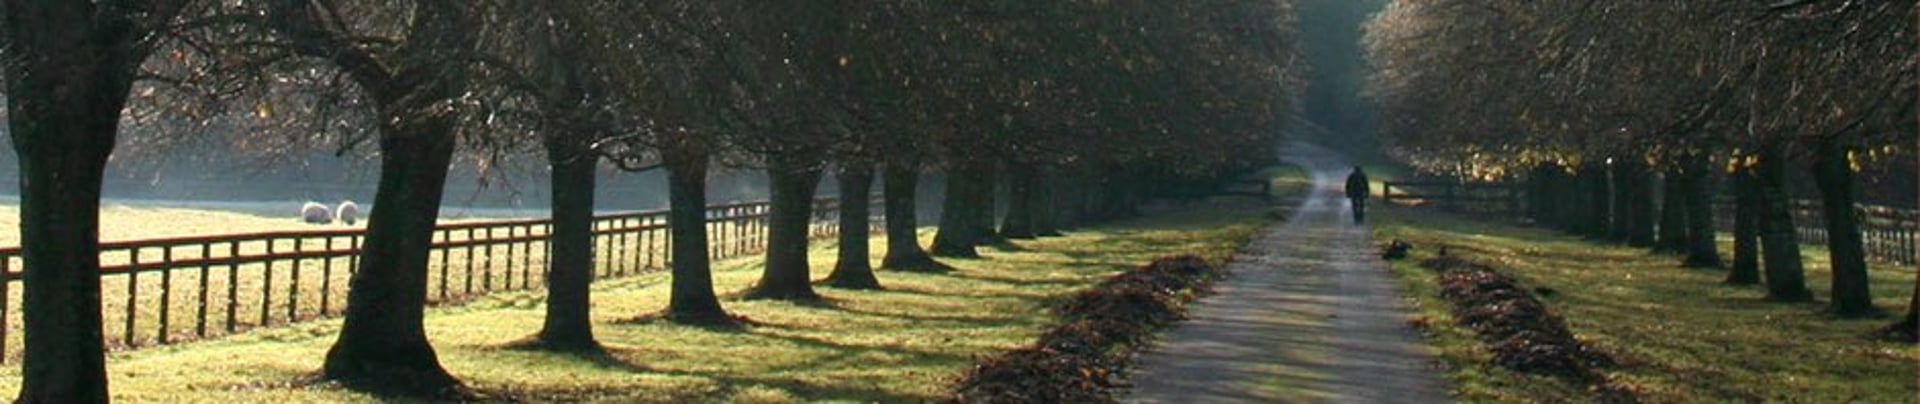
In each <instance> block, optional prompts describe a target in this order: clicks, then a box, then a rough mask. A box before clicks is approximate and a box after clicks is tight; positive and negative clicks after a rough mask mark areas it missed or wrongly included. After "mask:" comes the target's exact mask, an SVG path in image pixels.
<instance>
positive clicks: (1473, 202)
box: [1380, 181, 1525, 213]
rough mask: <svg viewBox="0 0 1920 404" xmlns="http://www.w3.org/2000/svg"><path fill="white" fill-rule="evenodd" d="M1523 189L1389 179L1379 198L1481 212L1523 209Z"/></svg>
mask: <svg viewBox="0 0 1920 404" xmlns="http://www.w3.org/2000/svg"><path fill="white" fill-rule="evenodd" d="M1524 192H1525V188H1524V187H1522V186H1520V185H1517V184H1508V183H1465V184H1463V183H1458V182H1442V181H1428V182H1386V183H1384V184H1382V187H1381V189H1380V199H1381V200H1382V201H1383V202H1387V203H1394V202H1395V201H1396V200H1397V201H1401V202H1405V203H1412V204H1428V203H1431V204H1436V205H1439V206H1440V207H1443V208H1448V209H1461V210H1468V211H1474V212H1481V213H1503V212H1506V213H1511V212H1520V211H1521V208H1522V203H1524V202H1522V201H1523V200H1524V199H1525V198H1524V197H1523V196H1524V195H1525V194H1524Z"/></svg>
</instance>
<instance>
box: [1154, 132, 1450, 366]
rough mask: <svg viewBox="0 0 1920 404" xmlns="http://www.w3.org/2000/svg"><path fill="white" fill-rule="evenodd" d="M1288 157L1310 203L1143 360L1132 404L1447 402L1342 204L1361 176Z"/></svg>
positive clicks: (1331, 162)
mask: <svg viewBox="0 0 1920 404" xmlns="http://www.w3.org/2000/svg"><path fill="white" fill-rule="evenodd" d="M1288 150H1289V151H1290V152H1289V153H1288V154H1287V155H1286V156H1284V157H1285V160H1287V161H1289V162H1292V163H1294V164H1297V165H1300V166H1301V167H1304V168H1306V169H1307V170H1308V171H1309V172H1310V173H1312V176H1313V181H1314V184H1315V185H1314V190H1313V192H1310V194H1311V195H1310V196H1308V197H1306V198H1303V199H1302V200H1301V201H1300V202H1299V205H1298V206H1297V207H1296V208H1295V210H1294V214H1293V215H1292V218H1291V219H1289V220H1288V221H1287V222H1286V223H1283V224H1279V225H1275V226H1272V227H1269V228H1268V229H1265V230H1263V231H1262V232H1261V234H1259V235H1258V236H1256V237H1255V239H1254V240H1253V241H1252V242H1250V243H1248V245H1247V246H1246V247H1245V248H1243V249H1242V250H1241V252H1240V255H1239V256H1238V257H1236V258H1235V260H1234V262H1233V263H1232V264H1230V266H1229V269H1230V271H1232V272H1231V273H1232V274H1231V275H1230V276H1229V277H1227V278H1226V279H1223V280H1221V281H1220V283H1219V284H1217V285H1216V291H1218V292H1219V294H1217V295H1214V296H1210V297H1206V298H1203V299H1201V300H1200V301H1199V302H1196V303H1195V304H1194V305H1193V306H1192V311H1191V315H1192V316H1191V319H1190V320H1188V321H1186V322H1182V323H1179V324H1178V325H1175V326H1174V328H1173V329H1170V330H1168V331H1167V332H1166V333H1165V334H1163V335H1162V336H1161V338H1160V339H1159V340H1158V341H1157V343H1156V345H1155V346H1154V347H1152V348H1149V349H1148V350H1147V351H1146V352H1144V353H1142V354H1141V357H1140V358H1139V362H1137V365H1138V366H1137V367H1136V368H1135V371H1134V374H1133V377H1132V380H1133V383H1134V388H1133V389H1132V391H1131V392H1130V394H1128V395H1126V396H1124V398H1123V401H1125V402H1138V403H1219V402H1261V403H1271V402H1326V403H1432V402H1447V401H1448V397H1447V393H1446V391H1447V389H1446V387H1445V384H1444V383H1443V382H1442V381H1441V378H1442V374H1441V372H1440V371H1439V370H1438V369H1437V368H1436V367H1435V366H1434V365H1433V363H1434V359H1433V354H1432V349H1431V348H1430V347H1428V346H1427V345H1426V343H1425V342H1424V341H1422V340H1421V338H1420V336H1419V335H1418V334H1416V333H1415V332H1414V331H1413V330H1412V329H1411V328H1409V327H1408V326H1407V325H1406V319H1407V316H1408V310H1407V308H1406V303H1405V301H1404V300H1403V299H1402V298H1401V295H1400V292H1399V290H1398V286H1397V285H1398V284H1397V283H1396V280H1395V279H1394V277H1393V275H1392V274H1391V273H1389V272H1388V270H1387V268H1386V265H1385V264H1384V263H1383V262H1381V261H1380V259H1379V257H1378V255H1377V254H1378V253H1377V252H1376V250H1375V247H1374V243H1373V238H1372V235H1371V234H1370V233H1368V232H1367V230H1366V228H1364V227H1361V226H1356V225H1354V224H1353V219H1352V217H1351V216H1349V213H1348V212H1349V210H1348V209H1349V207H1348V204H1347V201H1346V199H1345V198H1343V197H1341V188H1342V187H1343V186H1344V184H1345V180H1346V175H1347V173H1348V171H1350V170H1351V169H1352V166H1351V165H1350V164H1348V163H1347V162H1346V160H1345V158H1344V157H1342V156H1340V155H1339V154H1338V153H1334V152H1332V151H1329V150H1326V149H1323V148H1319V147H1314V146H1311V145H1305V144H1298V143H1296V144H1294V145H1291V146H1289V147H1288Z"/></svg>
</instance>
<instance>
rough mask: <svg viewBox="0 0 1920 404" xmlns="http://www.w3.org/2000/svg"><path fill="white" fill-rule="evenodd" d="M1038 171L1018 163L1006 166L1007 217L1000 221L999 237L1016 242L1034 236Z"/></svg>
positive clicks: (1030, 166)
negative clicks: (1035, 186) (1034, 194)
mask: <svg viewBox="0 0 1920 404" xmlns="http://www.w3.org/2000/svg"><path fill="white" fill-rule="evenodd" d="M1038 175H1039V173H1038V170H1035V169H1034V168H1033V166H1032V165H1029V164H1026V163H1020V162H1013V163H1008V164H1007V216H1006V217H1005V218H1003V219H1002V220H1001V221H1000V235H1001V236H1004V237H1006V238H1010V239H1016V240H1030V239H1033V238H1034V237H1035V236H1036V234H1035V232H1034V231H1033V211H1034V209H1035V208H1036V207H1035V206H1034V205H1033V202H1035V201H1036V199H1035V198H1034V197H1033V193H1034V192H1035V190H1034V183H1035V182H1036V181H1035V180H1036V178H1035V177H1036V176H1038Z"/></svg>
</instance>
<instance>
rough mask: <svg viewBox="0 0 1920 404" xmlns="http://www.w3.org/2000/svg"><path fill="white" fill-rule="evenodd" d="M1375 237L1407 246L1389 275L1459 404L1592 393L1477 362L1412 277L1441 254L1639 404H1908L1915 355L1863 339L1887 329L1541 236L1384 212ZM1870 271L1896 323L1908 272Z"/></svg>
mask: <svg viewBox="0 0 1920 404" xmlns="http://www.w3.org/2000/svg"><path fill="white" fill-rule="evenodd" d="M1374 226H1375V227H1374V228H1375V233H1376V235H1375V238H1376V240H1380V241H1383V242H1384V241H1386V240H1392V239H1404V240H1407V241H1409V242H1411V243H1413V244H1414V245H1415V246H1417V247H1416V249H1415V250H1414V255H1413V257H1412V258H1411V259H1408V260H1404V261H1398V262H1396V263H1394V265H1393V269H1394V271H1395V272H1396V273H1398V274H1399V275H1400V276H1401V278H1402V280H1403V283H1404V286H1405V288H1406V290H1408V292H1409V295H1410V296H1413V299H1414V300H1416V301H1417V302H1416V303H1417V309H1418V311H1419V315H1422V316H1425V317H1427V318H1429V319H1431V324H1432V325H1433V327H1432V329H1431V336H1432V340H1433V342H1434V345H1435V346H1436V347H1437V348H1438V349H1439V350H1440V353H1441V357H1442V359H1443V360H1444V361H1445V362H1446V363H1447V364H1448V365H1449V367H1450V368H1451V371H1450V375H1451V378H1452V380H1453V385H1454V389H1455V392H1456V399H1459V400H1462V401H1512V402H1525V401H1534V402H1538V401H1549V402H1552V401H1584V400H1586V399H1587V398H1588V397H1591V393H1589V392H1587V391H1584V390H1583V389H1584V387H1585V386H1574V385H1571V384H1567V383H1564V382H1560V381H1557V380H1554V379H1550V378H1546V377H1541V376H1529V375H1522V374H1516V373H1513V372H1509V371H1506V370H1504V369H1501V368H1498V367H1496V366H1494V365H1492V364H1491V363H1489V360H1488V358H1489V353H1488V352H1487V351H1486V350H1485V349H1484V348H1482V345H1481V344H1480V342H1479V341H1478V340H1477V339H1475V337H1474V336H1473V334H1472V331H1470V330H1466V329H1463V328H1461V327H1459V326H1457V325H1455V324H1454V323H1453V318H1452V317H1451V316H1450V315H1449V314H1448V312H1447V305H1446V303H1445V302H1444V301H1441V300H1440V299H1439V298H1438V297H1437V294H1438V286H1437V285H1436V284H1435V282H1434V278H1433V276H1434V274H1433V273H1432V272H1430V271H1428V270H1425V269H1421V268H1419V267H1418V265H1417V263H1418V262H1419V261H1420V260H1421V259H1425V258H1428V257H1432V256H1433V255H1434V254H1435V253H1436V252H1437V251H1436V250H1437V249H1438V247H1439V246H1442V245H1445V246H1449V247H1450V249H1449V250H1450V251H1449V254H1450V255H1457V256H1462V257H1464V258H1467V259H1470V260H1474V261H1479V262H1483V263H1486V264H1490V265H1493V266H1494V267H1496V268H1497V269H1499V270H1501V271H1504V272H1505V273H1507V274H1509V275H1511V276H1513V277H1515V278H1518V279H1519V280H1520V281H1521V282H1523V283H1524V284H1525V285H1526V286H1527V287H1545V288H1551V289H1553V290H1554V291H1555V292H1556V293H1553V294H1552V296H1547V297H1543V298H1542V300H1544V301H1545V302H1546V303H1547V305H1548V306H1549V307H1550V308H1551V310H1552V311H1553V312H1554V313H1557V314H1559V315H1561V316H1563V317H1565V318H1566V320H1567V323H1568V325H1569V326H1570V328H1571V329H1572V330H1573V332H1574V333H1575V334H1576V335H1578V336H1579V337H1580V338H1581V339H1583V340H1586V341H1588V342H1590V343H1592V344H1593V345H1594V346H1596V347H1598V348H1599V349H1601V350H1603V351H1605V352H1607V353H1609V354H1611V355H1613V356H1614V358H1615V359H1617V360H1618V361H1619V362H1620V363H1621V366H1620V367H1618V368H1615V369H1611V370H1607V373H1608V377H1609V378H1610V379H1612V380H1614V381H1615V382H1616V383H1619V384H1622V385H1625V386H1626V387H1628V388H1630V389H1633V390H1636V391H1638V392H1639V393H1640V395H1641V396H1642V397H1643V399H1645V400H1646V401H1651V402H1697V401H1760V400H1764V401H1794V402H1911V401H1912V400H1913V399H1914V397H1916V394H1917V393H1920V392H1916V385H1915V383H1916V380H1920V379H1917V377H1920V368H1917V367H1916V364H1920V349H1916V348H1915V347H1913V346H1911V345H1902V344H1893V343H1885V342H1879V341H1875V340H1872V339H1870V337H1869V334H1871V332H1872V331H1873V330H1874V329H1875V328H1877V327H1880V326H1883V325H1885V323H1886V322H1887V321H1888V320H1886V319H1867V320H1833V319H1830V318H1829V317H1827V316H1825V315H1823V314H1822V313H1821V310H1822V308H1823V304H1819V303H1807V304H1782V303H1771V302H1767V301H1765V300H1763V296H1764V292H1763V291H1762V290H1761V289H1760V288H1759V287H1734V286H1726V285H1723V284H1722V283H1721V280H1722V279H1724V278H1725V277H1726V273H1725V272H1723V271H1716V270H1693V269H1683V268H1680V267H1679V265H1678V262H1679V261H1678V258H1677V257H1674V256H1661V255H1650V254H1647V253H1646V252H1645V251H1644V250H1642V249H1637V248H1626V247H1613V246H1604V245H1599V244H1595V243H1590V242H1586V241H1583V240H1580V239H1578V238H1575V237H1570V236H1566V235H1562V234H1559V233H1556V232H1552V231H1549V230H1544V229H1536V228H1523V227H1517V226H1510V225H1503V224H1498V223H1493V222H1489V221H1485V220H1473V219H1466V218H1461V217H1456V216H1447V215H1443V214H1439V213H1435V212H1433V211H1425V210H1423V211H1412V210H1407V209H1391V208H1390V209H1381V210H1380V215H1379V219H1377V220H1376V221H1375V222H1374ZM1804 255H1805V257H1806V263H1807V269H1808V273H1807V276H1808V279H1809V286H1811V287H1812V288H1813V289H1814V293H1815V294H1816V295H1818V296H1826V293H1827V282H1826V280H1827V279H1828V270H1827V264H1826V257H1825V252H1824V250H1812V249H1809V250H1808V251H1807V253H1806V254H1804ZM1871 272H1872V279H1873V284H1874V286H1875V289H1874V292H1875V298H1876V302H1878V303H1879V304H1880V305H1881V306H1882V307H1883V308H1885V309H1887V310H1889V311H1898V310H1903V309H1904V307H1899V306H1900V305H1901V304H1904V303H1905V302H1906V301H1907V298H1908V297H1909V295H1908V293H1910V292H1911V291H1912V285H1913V276H1914V273H1913V271H1912V270H1911V269H1908V268H1897V267H1892V266H1885V265H1875V266H1874V267H1873V268H1872V271H1871Z"/></svg>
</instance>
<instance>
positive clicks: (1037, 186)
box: [1027, 168, 1062, 237]
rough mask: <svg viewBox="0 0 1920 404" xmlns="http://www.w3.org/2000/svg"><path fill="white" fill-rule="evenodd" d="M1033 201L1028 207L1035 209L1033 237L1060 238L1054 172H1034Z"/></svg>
mask: <svg viewBox="0 0 1920 404" xmlns="http://www.w3.org/2000/svg"><path fill="white" fill-rule="evenodd" d="M1033 178H1034V183H1033V192H1032V193H1031V194H1032V200H1030V201H1028V202H1027V206H1029V207H1030V209H1033V213H1032V215H1033V235H1034V236H1038V237H1059V236H1061V235H1062V234H1060V224H1059V214H1058V213H1057V212H1055V209H1056V206H1055V205H1054V201H1053V196H1054V192H1055V187H1058V186H1059V184H1057V183H1055V181H1054V180H1053V179H1054V172H1053V170H1050V169H1046V168H1041V169H1038V170H1034V176H1033Z"/></svg>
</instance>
